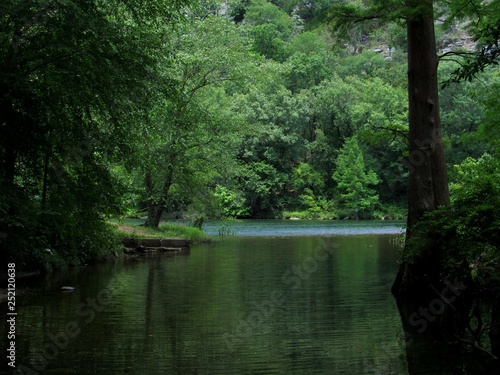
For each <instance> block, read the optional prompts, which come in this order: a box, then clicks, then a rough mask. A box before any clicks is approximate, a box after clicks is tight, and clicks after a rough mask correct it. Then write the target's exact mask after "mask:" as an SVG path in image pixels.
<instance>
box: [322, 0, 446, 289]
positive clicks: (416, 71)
mask: <svg viewBox="0 0 500 375" xmlns="http://www.w3.org/2000/svg"><path fill="white" fill-rule="evenodd" d="M330 18H331V19H333V20H335V22H336V26H337V27H338V28H342V27H344V28H345V27H346V26H347V27H349V26H350V25H353V24H354V23H357V22H360V21H363V20H364V21H366V20H382V21H387V20H393V19H397V18H403V19H405V21H406V30H407V39H408V103H409V109H408V114H409V115H408V119H409V150H408V151H409V164H410V170H409V181H408V186H409V188H408V219H407V238H409V237H411V236H412V235H413V233H412V228H413V226H414V225H415V224H416V223H417V222H418V221H419V220H420V219H421V218H422V217H423V215H424V214H425V213H426V212H429V211H432V210H435V209H437V208H438V207H440V206H446V205H448V204H449V192H448V180H447V173H446V163H445V159H444V149H443V144H442V139H441V123H440V117H439V98H438V80H437V67H438V58H437V52H436V41H435V34H434V6H433V1H431V0H424V1H416V0H406V1H405V2H404V3H403V5H402V4H401V3H400V2H398V1H393V0H384V1H383V0H379V1H376V2H374V3H373V6H372V7H369V8H356V7H355V6H344V7H333V8H332V10H331V13H330ZM438 253H439V251H438V249H434V250H433V251H429V252H428V254H429V257H428V259H426V260H425V261H423V262H422V263H421V264H418V265H417V264H409V263H403V264H402V265H401V267H400V270H399V272H398V276H397V278H396V282H395V284H394V287H393V292H394V293H395V294H403V295H415V292H417V291H418V293H423V294H427V295H429V294H430V293H431V291H430V290H428V287H427V285H428V283H427V278H428V277H430V279H432V280H436V279H437V278H438V275H437V274H436V272H437V270H431V269H430V268H429V265H434V264H436V262H437V259H436V257H437V256H438ZM431 274H432V275H431ZM436 281H437V280H436Z"/></svg>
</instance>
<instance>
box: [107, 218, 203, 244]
mask: <svg viewBox="0 0 500 375" xmlns="http://www.w3.org/2000/svg"><path fill="white" fill-rule="evenodd" d="M109 225H111V226H112V228H113V230H114V231H115V233H116V234H117V236H118V237H133V238H186V239H188V240H189V241H190V242H192V243H196V242H206V241H209V240H211V238H210V236H209V235H207V234H206V233H205V232H204V231H202V230H201V229H198V228H194V227H189V226H186V225H181V224H172V223H161V224H160V227H159V228H158V229H155V228H149V227H145V226H143V225H133V224H125V223H122V222H109Z"/></svg>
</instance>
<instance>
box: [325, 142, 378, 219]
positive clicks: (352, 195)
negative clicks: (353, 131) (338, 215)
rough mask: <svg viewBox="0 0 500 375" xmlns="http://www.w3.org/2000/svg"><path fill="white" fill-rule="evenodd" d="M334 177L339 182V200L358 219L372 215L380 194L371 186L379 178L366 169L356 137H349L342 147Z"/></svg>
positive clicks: (376, 182)
mask: <svg viewBox="0 0 500 375" xmlns="http://www.w3.org/2000/svg"><path fill="white" fill-rule="evenodd" d="M332 177H333V179H334V181H335V182H336V183H337V192H338V194H339V198H338V200H339V202H340V203H341V204H343V205H344V207H346V208H349V209H350V210H351V212H352V215H353V216H354V217H355V218H356V219H359V218H360V217H365V216H366V215H368V216H370V215H371V212H372V211H373V209H374V207H375V205H376V204H377V202H378V195H377V194H376V193H375V191H373V190H372V189H371V188H369V186H370V185H377V184H378V183H379V180H378V178H377V175H376V174H375V172H373V171H372V170H368V171H367V170H366V167H365V163H364V158H363V153H362V151H361V149H360V148H359V144H358V140H357V138H356V137H351V138H350V139H348V140H347V141H346V142H345V144H344V146H343V147H342V148H341V149H340V151H339V155H338V157H337V168H336V170H335V172H334V173H333V176H332Z"/></svg>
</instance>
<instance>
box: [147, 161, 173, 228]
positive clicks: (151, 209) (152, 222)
mask: <svg viewBox="0 0 500 375" xmlns="http://www.w3.org/2000/svg"><path fill="white" fill-rule="evenodd" d="M173 176H174V167H173V166H172V165H171V164H169V165H168V166H167V171H166V176H165V180H164V182H163V187H162V190H161V192H160V197H159V198H158V201H156V202H155V200H154V196H153V183H152V175H151V172H148V173H146V189H147V190H148V196H149V198H148V218H147V219H146V223H145V224H144V225H146V226H147V227H151V228H158V226H159V225H160V221H161V217H162V215H163V209H164V207H165V203H166V202H167V198H168V193H169V191H170V187H171V186H172V182H173Z"/></svg>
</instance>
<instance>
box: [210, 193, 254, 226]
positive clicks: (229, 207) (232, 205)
mask: <svg viewBox="0 0 500 375" xmlns="http://www.w3.org/2000/svg"><path fill="white" fill-rule="evenodd" d="M213 195H214V197H215V199H216V205H217V207H218V209H217V213H216V214H215V215H214V216H215V217H220V218H239V217H247V216H248V215H249V207H247V206H246V202H245V198H244V197H243V195H242V193H241V192H235V191H231V190H229V189H228V188H227V187H225V186H221V185H217V186H216V187H215V191H214V192H213Z"/></svg>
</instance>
